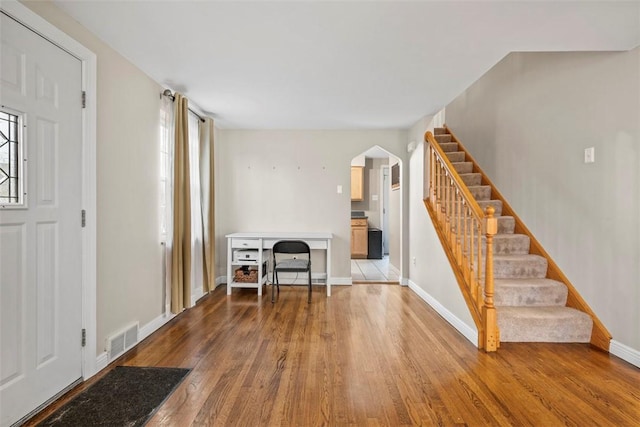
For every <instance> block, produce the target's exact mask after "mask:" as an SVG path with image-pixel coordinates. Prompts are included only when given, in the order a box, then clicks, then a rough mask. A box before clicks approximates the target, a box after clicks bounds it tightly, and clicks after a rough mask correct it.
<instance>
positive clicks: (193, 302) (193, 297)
mask: <svg viewBox="0 0 640 427" xmlns="http://www.w3.org/2000/svg"><path fill="white" fill-rule="evenodd" d="M203 296H205V293H204V291H203V290H202V287H200V289H198V291H197V292H195V293H194V294H192V295H191V307H193V306H195V305H196V303H197V302H198V300H199V299H200V298H202V297H203Z"/></svg>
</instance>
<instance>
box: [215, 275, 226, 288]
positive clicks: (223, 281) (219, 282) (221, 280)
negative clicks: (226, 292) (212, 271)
mask: <svg viewBox="0 0 640 427" xmlns="http://www.w3.org/2000/svg"><path fill="white" fill-rule="evenodd" d="M226 284H227V276H218V277H216V288H217V287H218V286H222V285H226Z"/></svg>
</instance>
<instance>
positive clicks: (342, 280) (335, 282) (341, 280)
mask: <svg viewBox="0 0 640 427" xmlns="http://www.w3.org/2000/svg"><path fill="white" fill-rule="evenodd" d="M350 285H353V280H352V279H351V277H332V278H331V286H350Z"/></svg>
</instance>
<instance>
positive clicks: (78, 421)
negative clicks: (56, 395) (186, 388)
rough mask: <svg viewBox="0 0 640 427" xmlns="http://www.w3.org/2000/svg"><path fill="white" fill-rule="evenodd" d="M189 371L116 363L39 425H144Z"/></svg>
mask: <svg viewBox="0 0 640 427" xmlns="http://www.w3.org/2000/svg"><path fill="white" fill-rule="evenodd" d="M189 371H190V369H181V368H144V367H137V366H117V367H116V368H114V369H113V370H112V371H111V372H109V373H108V374H106V375H105V376H104V377H103V378H101V379H100V380H99V381H98V382H96V383H95V384H93V385H92V386H91V387H89V388H88V389H86V390H85V391H83V392H82V393H80V394H79V395H77V396H76V397H74V398H73V400H71V401H70V402H68V403H67V404H65V405H64V406H62V407H60V408H58V410H57V411H56V412H54V413H53V414H51V415H50V416H49V417H47V418H46V419H45V420H44V421H42V422H41V423H40V424H38V426H114V427H115V426H143V425H145V424H146V422H147V420H148V419H149V418H151V416H152V415H153V414H154V413H155V412H156V411H157V410H158V408H159V407H160V405H161V404H162V403H163V402H164V401H165V400H166V399H167V398H168V397H169V395H171V393H172V392H173V391H174V390H175V389H176V387H177V386H178V384H180V382H181V381H182V380H183V379H184V378H185V377H186V376H187V374H188V373H189Z"/></svg>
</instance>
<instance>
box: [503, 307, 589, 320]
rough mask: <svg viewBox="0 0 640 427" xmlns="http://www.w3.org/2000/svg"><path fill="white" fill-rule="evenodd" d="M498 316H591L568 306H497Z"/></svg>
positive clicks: (563, 317) (584, 317) (569, 317)
mask: <svg viewBox="0 0 640 427" xmlns="http://www.w3.org/2000/svg"><path fill="white" fill-rule="evenodd" d="M496 310H497V311H498V316H501V317H503V318H504V317H520V318H527V319H575V318H582V319H589V320H591V317H590V316H589V315H588V314H587V313H584V312H582V311H579V310H576V309H575V308H571V307H566V306H556V305H550V306H538V307H534V306H496Z"/></svg>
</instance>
